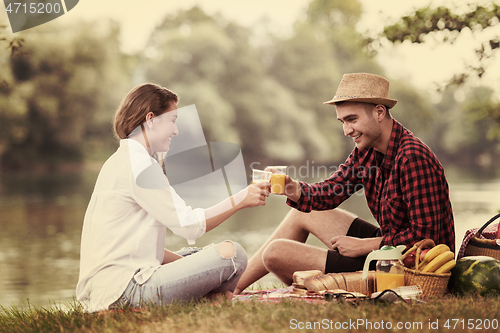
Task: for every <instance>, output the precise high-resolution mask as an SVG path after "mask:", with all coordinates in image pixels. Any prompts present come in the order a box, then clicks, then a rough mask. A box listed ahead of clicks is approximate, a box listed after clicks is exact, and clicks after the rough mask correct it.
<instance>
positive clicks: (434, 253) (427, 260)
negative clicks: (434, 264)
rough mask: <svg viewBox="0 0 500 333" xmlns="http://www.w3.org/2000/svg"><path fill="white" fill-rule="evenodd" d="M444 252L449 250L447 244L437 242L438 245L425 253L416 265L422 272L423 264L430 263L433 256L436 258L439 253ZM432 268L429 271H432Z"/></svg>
mask: <svg viewBox="0 0 500 333" xmlns="http://www.w3.org/2000/svg"><path fill="white" fill-rule="evenodd" d="M445 252H451V251H450V248H449V247H448V245H446V244H438V245H436V246H434V247H433V248H431V249H430V250H429V251H428V252H427V253H426V254H425V256H424V259H423V260H422V262H421V263H420V265H418V269H419V270H421V271H422V272H424V269H425V266H426V265H427V264H428V263H430V262H431V261H433V260H434V259H435V258H437V257H438V256H440V255H441V254H443V253H445ZM434 270H435V269H434ZM434 270H432V271H431V272H433V271H434Z"/></svg>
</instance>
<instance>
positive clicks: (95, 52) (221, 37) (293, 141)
mask: <svg viewBox="0 0 500 333" xmlns="http://www.w3.org/2000/svg"><path fill="white" fill-rule="evenodd" d="M495 8H496V9H492V8H487V9H486V10H487V11H486V12H485V13H486V14H484V13H483V14H484V15H483V16H481V17H483V19H484V20H488V21H487V22H489V23H488V24H489V25H493V24H496V23H495V22H497V23H498V20H497V21H494V17H498V14H497V12H494V11H493V10H497V7H495ZM443 13H445V12H444V9H439V10H431V9H423V10H421V11H419V12H416V13H415V14H414V15H409V16H407V17H406V18H402V22H400V23H398V24H396V25H393V26H389V27H387V28H386V30H385V31H384V35H383V36H382V37H381V38H386V39H389V40H391V42H395V41H397V40H405V39H407V38H410V39H412V41H420V40H421V38H422V37H421V36H422V34H429V33H431V32H432V31H434V30H436V29H441V28H442V27H443V24H444V27H446V29H450V31H451V30H453V29H454V27H455V25H450V24H451V23H450V24H449V23H448V21H447V19H446V18H447V17H450V20H451V21H453V20H454V21H453V22H455V23H454V24H458V23H457V22H458V21H457V20H458V19H460V18H461V16H460V17H459V16H452V14H451V13H450V12H446V13H445V14H446V15H448V16H446V15H444V14H443ZM495 13H496V14H495ZM361 14H362V8H361V5H360V3H359V2H358V1H340V0H312V1H311V3H310V5H309V7H308V9H307V11H306V14H305V16H304V17H303V18H301V19H300V20H298V21H297V22H296V24H295V26H294V29H293V31H292V33H291V34H290V35H288V36H286V37H283V36H276V35H273V34H271V33H267V34H266V35H265V36H259V37H260V38H259V39H257V38H255V32H254V31H253V30H252V29H251V28H247V27H243V26H240V25H238V24H237V23H235V22H231V21H229V20H227V19H225V18H224V17H222V16H220V15H208V14H206V13H205V12H203V10H202V9H200V8H198V7H194V8H192V9H190V10H186V11H180V12H178V13H176V14H171V15H167V16H166V17H165V19H164V20H163V22H162V23H161V24H159V25H158V26H157V28H156V29H155V30H154V31H153V32H152V34H151V36H150V39H149V42H148V45H147V47H146V48H145V49H144V50H143V51H142V52H140V53H138V54H134V55H129V54H124V53H123V52H121V51H120V48H119V27H118V26H117V25H116V24H114V23H113V22H109V23H102V22H101V23H99V24H97V23H96V22H79V23H74V24H72V26H71V28H70V29H69V28H67V27H60V28H59V31H60V32H58V33H57V34H38V35H26V36H25V37H23V39H18V40H16V41H12V40H9V39H8V38H7V37H4V36H6V35H5V34H3V33H2V30H0V45H1V46H2V47H1V48H0V68H1V70H0V84H1V85H0V167H1V168H2V172H8V171H18V170H54V169H57V168H61V167H62V166H64V165H81V164H82V163H83V162H86V161H89V160H97V161H103V160H104V159H105V158H106V157H107V156H108V155H109V153H111V152H112V151H114V150H115V148H116V142H117V140H116V139H115V138H113V136H112V130H111V128H112V127H111V122H112V117H113V114H114V112H115V110H116V108H117V107H118V105H119V103H120V100H121V99H122V98H123V97H124V96H125V94H126V93H127V92H128V91H129V90H130V89H131V88H132V87H133V86H134V85H136V84H139V83H142V82H146V81H151V82H156V83H159V84H161V85H164V86H166V87H168V88H170V89H172V90H173V91H175V92H176V93H178V94H179V95H180V97H181V102H180V105H181V106H183V105H190V104H196V107H197V110H198V113H199V115H200V118H201V121H202V125H203V129H204V131H205V136H206V138H207V141H228V142H234V143H237V144H238V145H240V147H241V148H242V151H243V157H244V159H245V162H246V163H247V166H248V165H249V164H250V163H251V162H255V161H258V162H261V163H262V165H263V166H264V165H266V164H270V163H272V164H278V163H279V164H281V163H284V164H288V165H300V164H302V163H304V161H305V160H313V161H315V162H316V163H317V164H320V163H321V164H325V165H328V164H334V165H335V164H338V163H340V162H342V161H343V160H344V159H345V158H346V157H347V154H348V153H349V152H350V151H351V149H352V147H353V145H352V141H351V140H349V139H347V138H345V137H344V136H343V133H342V130H341V126H340V124H339V122H338V120H337V119H336V116H335V109H334V107H333V106H330V105H323V102H324V101H327V100H329V99H331V98H332V97H333V95H334V94H335V91H336V89H337V86H338V83H339V82H340V80H341V78H342V75H343V74H344V73H348V72H371V73H375V74H379V75H382V76H385V77H387V78H388V79H389V80H390V81H391V97H393V98H396V99H398V100H399V102H398V104H397V105H396V107H395V108H394V110H393V112H392V114H393V116H394V117H395V118H396V119H398V120H399V121H400V122H402V123H403V125H405V126H407V127H408V128H409V129H411V130H412V131H413V132H414V133H415V134H416V135H417V136H419V137H420V138H422V139H423V140H424V141H425V142H426V143H427V144H428V145H429V146H430V147H431V148H432V149H433V150H434V151H435V152H436V153H437V154H438V157H439V158H440V159H441V161H442V162H443V163H455V164H460V163H466V164H468V165H473V166H477V165H481V166H483V167H487V166H490V165H492V164H493V163H494V161H495V160H496V156H497V155H498V154H497V151H498V137H499V135H498V133H499V130H498V128H500V127H498V126H496V123H495V122H492V121H491V119H492V118H493V119H495V121H498V119H500V114H499V113H500V111H499V108H498V104H496V103H498V102H495V101H494V99H493V92H492V91H491V90H488V89H487V88H484V87H477V88H474V89H473V90H471V91H469V92H468V93H467V94H468V95H467V96H466V98H464V99H463V101H459V100H457V99H456V98H455V95H456V89H457V88H456V87H453V86H450V87H448V88H447V89H446V90H445V91H444V92H443V93H442V99H441V101H439V102H438V103H432V102H431V101H430V98H429V97H428V96H427V95H426V94H425V93H424V92H422V91H418V90H417V89H416V88H415V87H413V86H412V85H411V83H409V82H407V81H404V82H401V81H396V80H393V79H391V77H389V76H388V75H386V74H385V73H384V70H383V69H382V67H381V66H380V64H378V63H377V62H376V61H375V60H374V58H373V57H372V55H373V51H374V50H375V49H376V47H381V45H382V44H379V45H378V46H376V43H377V42H376V41H374V40H370V41H368V42H369V43H368V44H367V41H366V39H365V38H364V37H363V36H362V35H361V34H360V33H359V32H357V31H356V28H355V27H356V24H357V22H358V21H359V20H360V17H361ZM422 15H423V16H422ZM422 17H423V18H422ZM474 17H475V18H476V19H477V17H479V14H478V15H476V16H474ZM412 20H413V21H416V22H420V21H421V20H424V21H423V23H422V24H420V25H418V26H417V25H416V24H408V22H413V21H412ZM436 20H437V21H436ZM451 21H450V22H451ZM404 22H406V23H404ZM426 22H431V23H429V24H428V23H426ZM478 24H480V23H478V22H476V23H470V24H469V25H470V26H471V27H472V26H474V27H475V26H477V25H478ZM450 27H451V28H450ZM483 28H487V27H483ZM422 29H424V30H422ZM457 29H458V25H457ZM441 30H442V29H441ZM450 34H451V32H450ZM407 36H410V37H407ZM411 36H413V37H411ZM2 37H4V38H2ZM446 38H448V39H450V38H451V37H446ZM2 39H3V40H2ZM367 45H368V46H367ZM489 45H490V47H491V51H494V50H496V48H497V47H498V46H496V45H497V44H495V43H493V44H491V43H490V44H489ZM459 74H460V73H459ZM488 119H489V120H488Z"/></svg>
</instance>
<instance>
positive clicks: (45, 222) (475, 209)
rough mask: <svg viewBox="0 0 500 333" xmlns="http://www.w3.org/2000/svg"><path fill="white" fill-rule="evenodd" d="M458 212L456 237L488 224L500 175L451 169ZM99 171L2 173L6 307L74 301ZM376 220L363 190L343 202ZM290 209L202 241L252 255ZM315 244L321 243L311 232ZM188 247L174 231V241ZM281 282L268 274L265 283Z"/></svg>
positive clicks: (226, 226) (247, 214) (274, 200)
mask: <svg viewBox="0 0 500 333" xmlns="http://www.w3.org/2000/svg"><path fill="white" fill-rule="evenodd" d="M447 174H448V180H449V182H450V195H451V200H452V204H453V209H454V214H455V227H456V243H457V249H458V247H459V246H460V243H461V241H462V238H463V235H464V233H465V231H466V230H467V229H470V228H474V227H479V226H481V225H483V224H484V223H485V222H486V221H487V220H488V219H489V218H490V217H491V216H493V215H494V214H496V213H497V211H498V210H499V209H500V179H497V178H495V177H491V178H489V179H488V178H487V179H484V177H476V176H474V174H472V175H471V174H469V176H464V174H463V173H460V172H456V171H455V170H451V171H450V172H448V170H447ZM96 176H97V174H96V173H95V172H90V171H87V172H82V173H72V174H64V175H30V176H27V175H23V176H8V177H6V176H3V177H1V178H0V306H4V307H10V306H11V305H16V306H21V307H22V306H25V305H26V304H27V302H28V301H29V303H30V304H34V305H37V306H44V305H49V304H54V303H63V304H64V303H67V302H70V301H72V300H73V297H74V290H75V286H76V283H77V280H78V272H79V251H80V235H81V227H82V221H83V216H84V213H85V209H86V206H87V203H88V200H89V198H90V194H91V192H92V188H93V186H94V182H95V179H96ZM342 207H343V208H345V209H347V210H350V211H352V212H354V213H356V214H358V215H359V216H360V217H362V218H364V219H367V220H369V221H372V222H373V221H374V220H373V218H372V217H371V214H370V213H369V211H368V208H367V206H366V202H365V198H364V196H362V195H354V196H353V197H352V198H350V199H349V200H348V201H346V202H345V203H344V204H343V205H342ZM288 210H289V208H288V206H286V204H285V198H284V197H281V196H271V197H270V198H269V199H268V200H267V202H266V206H264V207H258V208H253V209H246V210H243V211H240V212H238V213H237V214H236V215H235V216H233V217H232V218H230V219H229V220H228V221H226V222H225V223H223V224H222V225H221V226H220V227H218V228H216V229H215V230H213V231H211V232H209V233H207V234H206V235H204V236H203V237H202V238H200V239H198V240H197V244H196V245H197V246H204V245H207V244H210V243H213V242H220V241H223V240H225V239H231V240H234V241H237V242H239V243H240V244H241V245H242V246H243V247H244V248H245V249H246V250H247V252H248V254H249V255H252V254H253V253H255V252H256V251H257V249H258V248H259V246H260V245H261V244H262V243H263V242H264V240H265V239H266V238H267V237H268V236H269V235H270V234H271V233H272V231H273V230H274V229H275V228H276V226H277V225H278V223H279V222H280V221H281V219H282V218H283V216H284V215H285V214H286V212H287V211H288ZM308 242H310V243H311V244H318V245H319V242H318V241H317V240H316V239H314V238H312V239H310V240H308ZM183 246H188V245H187V243H186V241H185V240H184V239H182V238H179V237H177V236H175V235H168V236H167V247H169V248H170V249H173V250H176V249H179V248H181V247H183ZM277 281H278V280H277V279H276V278H275V277H273V276H270V275H268V277H266V278H264V279H263V280H262V282H263V283H273V282H277Z"/></svg>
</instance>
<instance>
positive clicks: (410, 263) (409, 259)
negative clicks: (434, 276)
mask: <svg viewBox="0 0 500 333" xmlns="http://www.w3.org/2000/svg"><path fill="white" fill-rule="evenodd" d="M419 246H420V247H421V249H422V251H420V258H419V262H422V261H423V260H424V257H425V256H426V254H427V252H429V250H430V249H431V248H433V247H434V241H433V240H432V239H430V238H426V239H422V240H421V241H418V242H416V243H415V244H414V245H413V247H412V248H410V249H409V250H408V255H407V256H406V257H404V259H403V265H404V266H405V267H406V268H410V269H413V268H415V256H416V253H417V248H418V247H419Z"/></svg>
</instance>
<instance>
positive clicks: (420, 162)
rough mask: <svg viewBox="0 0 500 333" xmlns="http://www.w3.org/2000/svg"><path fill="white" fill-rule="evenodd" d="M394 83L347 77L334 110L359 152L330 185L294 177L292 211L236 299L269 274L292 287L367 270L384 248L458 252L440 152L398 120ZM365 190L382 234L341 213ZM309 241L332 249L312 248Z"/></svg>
mask: <svg viewBox="0 0 500 333" xmlns="http://www.w3.org/2000/svg"><path fill="white" fill-rule="evenodd" d="M396 103H397V100H394V99H390V98H389V82H388V81H387V80H386V79H384V78H383V77H380V76H377V75H373V74H366V73H355V74H345V75H344V77H343V78H342V81H341V82H340V85H339V87H338V89H337V92H336V95H335V97H334V98H333V99H332V100H331V101H328V102H325V103H324V104H334V105H335V107H336V112H337V118H338V120H339V121H340V122H341V123H342V125H343V129H344V134H345V135H346V136H348V137H350V138H352V139H353V141H354V143H355V148H354V150H353V151H352V153H351V155H350V156H349V157H348V158H347V160H346V162H345V163H344V164H342V165H341V166H340V167H339V169H338V171H337V172H336V173H335V174H333V176H331V177H330V178H328V179H326V180H325V181H323V182H319V183H316V184H307V183H303V182H297V181H295V180H292V179H291V178H290V177H288V176H287V179H286V193H285V195H286V196H287V197H288V200H287V204H288V205H290V206H291V207H293V208H295V209H292V210H291V211H290V212H289V213H288V215H287V216H286V217H285V218H284V220H283V221H282V223H281V224H280V225H279V227H278V229H277V230H276V231H275V232H274V234H273V235H272V236H271V237H270V238H269V239H268V240H267V241H266V243H264V245H263V246H262V247H261V248H260V249H259V251H258V252H257V253H256V254H255V255H254V256H253V257H252V258H251V259H250V261H249V264H248V266H247V269H246V271H245V273H244V274H243V276H242V278H241V280H240V282H239V284H238V287H237V288H236V291H235V293H239V292H241V291H242V290H244V289H245V288H246V287H247V286H248V285H250V284H251V283H253V282H255V281H256V280H258V279H260V278H261V277H263V276H264V275H266V274H267V273H268V272H272V273H274V274H276V275H277V276H278V277H279V278H280V279H281V280H282V281H283V282H285V283H286V284H291V283H292V275H293V273H294V272H295V271H302V270H312V269H315V270H320V271H322V272H325V273H331V272H347V271H358V270H361V269H362V267H363V264H364V261H365V258H366V255H367V254H368V253H370V252H371V251H372V250H375V249H378V248H379V247H381V246H382V245H399V244H403V245H406V246H407V248H408V247H410V246H412V245H413V244H414V243H415V242H417V241H419V240H421V239H424V238H431V239H433V240H434V242H435V243H436V244H441V243H444V244H447V245H448V246H449V247H450V249H451V250H452V251H454V248H455V231H454V222H453V213H452V208H451V203H450V200H449V195H448V184H447V181H446V178H445V175H444V171H443V168H442V166H441V164H440V163H439V161H438V160H437V158H436V156H435V155H434V154H433V153H432V151H431V150H430V149H429V148H428V147H427V146H426V145H425V144H424V143H422V141H420V140H419V139H418V138H416V137H415V136H413V134H412V133H411V132H410V131H409V130H407V129H406V128H404V127H403V126H402V125H401V124H400V123H399V122H397V121H396V120H395V119H393V118H392V116H391V114H390V112H389V109H390V108H392V107H393V106H394V105H395V104H396ZM361 188H363V189H364V192H365V196H366V199H367V203H368V207H369V208H370V211H371V213H372V214H373V216H374V217H375V219H376V221H377V222H378V223H379V225H380V227H377V226H375V225H373V224H371V223H369V222H366V221H364V220H361V219H359V218H357V217H356V216H354V215H352V214H351V213H349V212H346V211H343V210H341V209H339V208H336V207H337V206H338V205H340V204H341V203H342V202H343V201H345V200H346V199H347V198H349V197H350V196H351V195H352V194H353V193H355V192H356V191H357V190H359V189H361ZM309 234H313V235H315V236H316V237H318V238H319V239H320V240H321V241H322V242H323V243H324V244H325V245H326V246H327V247H328V249H323V248H319V247H315V246H311V245H308V244H304V242H305V241H306V240H307V237H308V235H309Z"/></svg>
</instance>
